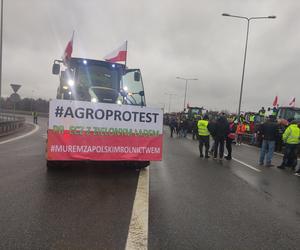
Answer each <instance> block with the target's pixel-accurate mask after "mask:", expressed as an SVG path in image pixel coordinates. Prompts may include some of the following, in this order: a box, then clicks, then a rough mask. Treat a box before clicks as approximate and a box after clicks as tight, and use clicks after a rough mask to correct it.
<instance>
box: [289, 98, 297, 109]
mask: <svg viewBox="0 0 300 250" xmlns="http://www.w3.org/2000/svg"><path fill="white" fill-rule="evenodd" d="M295 104H296V98H295V97H294V98H293V99H292V100H291V102H290V103H289V105H290V106H291V107H295Z"/></svg>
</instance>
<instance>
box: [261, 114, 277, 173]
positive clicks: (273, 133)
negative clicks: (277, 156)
mask: <svg viewBox="0 0 300 250" xmlns="http://www.w3.org/2000/svg"><path fill="white" fill-rule="evenodd" d="M259 132H260V135H261V137H262V146H261V149H260V156H259V165H264V161H265V158H266V166H267V167H271V166H273V165H272V162H271V161H272V157H273V153H274V149H275V141H276V138H277V136H278V124H277V123H276V121H275V116H273V115H270V116H269V119H268V120H267V121H266V122H264V123H263V124H262V125H261V126H260V128H259Z"/></svg>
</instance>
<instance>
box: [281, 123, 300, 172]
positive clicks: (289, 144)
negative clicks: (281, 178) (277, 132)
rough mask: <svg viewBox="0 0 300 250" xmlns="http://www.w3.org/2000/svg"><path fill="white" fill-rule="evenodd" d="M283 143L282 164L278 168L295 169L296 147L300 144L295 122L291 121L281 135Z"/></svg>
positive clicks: (299, 130) (299, 135)
mask: <svg viewBox="0 0 300 250" xmlns="http://www.w3.org/2000/svg"><path fill="white" fill-rule="evenodd" d="M282 140H283V142H284V143H285V149H284V155H283V159H282V163H281V165H280V166H278V168H280V169H284V168H285V167H286V166H291V167H292V168H295V167H296V166H297V147H298V144H299V143H300V129H299V127H298V124H297V122H296V121H292V122H291V124H290V125H289V126H288V127H287V128H286V130H285V131H284V133H283V135H282Z"/></svg>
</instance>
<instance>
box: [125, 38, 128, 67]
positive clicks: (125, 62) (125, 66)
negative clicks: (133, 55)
mask: <svg viewBox="0 0 300 250" xmlns="http://www.w3.org/2000/svg"><path fill="white" fill-rule="evenodd" d="M127 47H128V41H127V40H126V58H125V70H126V66H127Z"/></svg>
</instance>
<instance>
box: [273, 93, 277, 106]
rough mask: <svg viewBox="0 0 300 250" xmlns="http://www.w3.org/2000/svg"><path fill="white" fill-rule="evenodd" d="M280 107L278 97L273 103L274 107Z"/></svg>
mask: <svg viewBox="0 0 300 250" xmlns="http://www.w3.org/2000/svg"><path fill="white" fill-rule="evenodd" d="M277 105H278V96H275V99H274V101H273V107H276V106H277Z"/></svg>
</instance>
